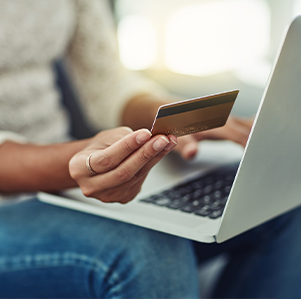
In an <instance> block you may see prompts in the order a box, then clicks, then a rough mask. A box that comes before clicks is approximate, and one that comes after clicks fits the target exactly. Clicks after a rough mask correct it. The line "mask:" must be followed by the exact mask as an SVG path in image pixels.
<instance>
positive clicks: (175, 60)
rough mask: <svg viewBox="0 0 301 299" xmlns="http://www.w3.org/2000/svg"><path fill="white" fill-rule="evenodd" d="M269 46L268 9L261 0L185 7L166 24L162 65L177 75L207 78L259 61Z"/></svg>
mask: <svg viewBox="0 0 301 299" xmlns="http://www.w3.org/2000/svg"><path fill="white" fill-rule="evenodd" d="M269 46H270V9H269V7H268V6H267V4H266V3H265V1H263V0H244V1H242V0H227V1H226V0H217V1H210V2H203V3H198V4H191V5H186V6H182V7H180V8H178V9H177V10H175V11H174V12H173V13H172V14H171V15H170V18H169V20H168V22H167V28H166V45H165V62H166V65H167V67H168V68H169V69H170V70H172V71H174V72H177V73H182V74H188V75H198V76H206V75H212V74H216V73H220V72H224V71H229V70H233V69H236V68H240V67H242V66H243V64H244V63H248V64H250V62H252V61H256V60H260V59H262V58H263V57H264V56H265V55H266V54H267V52H268V49H269Z"/></svg>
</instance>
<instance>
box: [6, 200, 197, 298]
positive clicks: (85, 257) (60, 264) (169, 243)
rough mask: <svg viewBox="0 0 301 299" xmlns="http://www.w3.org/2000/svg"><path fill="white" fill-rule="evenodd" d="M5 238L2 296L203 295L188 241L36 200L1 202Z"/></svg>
mask: <svg viewBox="0 0 301 299" xmlns="http://www.w3.org/2000/svg"><path fill="white" fill-rule="evenodd" d="M0 244H1V245H0V297H1V298H11V297H14V298H25V297H27V298H197V297H198V294H199V290H198V281H197V267H196V261H195V256H194V253H193V248H192V246H191V242H190V241H188V240H184V239H181V238H177V237H173V236H169V235H166V234H163V233H159V232H155V231H152V230H147V229H143V228H140V227H137V226H134V225H130V224H125V223H121V222H118V221H114V220H109V219H105V218H102V217H98V216H93V215H89V214H85V213H80V212H76V211H72V210H68V209H64V208H59V207H56V206H51V205H47V204H44V203H41V202H39V201H37V200H32V201H27V202H23V203H19V204H14V205H8V206H3V207H0ZM183 263H185V264H183Z"/></svg>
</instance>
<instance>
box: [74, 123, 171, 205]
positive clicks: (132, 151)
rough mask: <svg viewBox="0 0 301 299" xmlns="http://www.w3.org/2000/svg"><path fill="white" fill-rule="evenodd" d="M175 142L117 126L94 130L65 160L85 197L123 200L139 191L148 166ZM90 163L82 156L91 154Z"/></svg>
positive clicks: (167, 138)
mask: <svg viewBox="0 0 301 299" xmlns="http://www.w3.org/2000/svg"><path fill="white" fill-rule="evenodd" d="M176 144H177V138H176V137H174V136H164V135H157V136H154V137H151V133H150V131H149V130H147V129H140V130H137V131H135V132H133V131H132V130H131V129H130V128H128V127H119V128H116V129H112V130H107V131H102V132H100V133H98V134H97V135H96V136H95V137H94V138H93V139H92V141H91V142H90V144H89V145H88V146H87V147H86V148H84V149H83V150H82V151H80V152H78V153H77V154H75V155H74V156H73V157H72V158H71V160H70V162H69V172H70V175H71V177H72V178H73V179H74V180H75V181H76V182H77V183H78V185H79V186H80V188H81V189H82V192H83V194H84V195H85V196H88V197H94V198H96V199H99V200H100V201H102V202H119V203H127V202H129V201H130V200H132V199H133V198H134V197H135V196H136V195H137V194H138V193H139V191H140V189H141V186H142V183H143V182H144V180H145V178H146V176H147V174H148V172H149V171H150V169H151V168H152V167H153V166H154V165H155V164H156V163H158V162H159V161H160V160H161V159H162V158H163V157H164V156H165V155H166V154H168V153H169V152H170V151H171V150H172V149H173V148H174V147H175V146H176ZM91 153H93V154H92V156H91V158H90V166H91V168H92V169H93V171H95V172H96V173H97V174H92V173H91V172H90V171H89V170H88V169H87V167H86V159H87V157H88V156H89V155H90V154H91Z"/></svg>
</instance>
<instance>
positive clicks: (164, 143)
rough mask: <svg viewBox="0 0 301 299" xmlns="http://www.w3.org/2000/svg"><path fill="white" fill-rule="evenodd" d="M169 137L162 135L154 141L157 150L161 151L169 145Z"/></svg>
mask: <svg viewBox="0 0 301 299" xmlns="http://www.w3.org/2000/svg"><path fill="white" fill-rule="evenodd" d="M168 143H169V139H168V138H167V137H164V136H161V137H160V138H158V139H157V140H156V141H155V142H154V143H153V148H154V150H155V151H159V150H161V149H163V148H164V147H166V146H167V144H168Z"/></svg>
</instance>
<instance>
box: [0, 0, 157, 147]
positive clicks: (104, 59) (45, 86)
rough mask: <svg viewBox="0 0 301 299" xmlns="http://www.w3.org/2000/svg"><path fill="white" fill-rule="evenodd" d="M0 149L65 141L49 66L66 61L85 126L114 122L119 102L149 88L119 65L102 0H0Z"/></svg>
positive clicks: (100, 126) (65, 130)
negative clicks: (9, 144)
mask: <svg viewBox="0 0 301 299" xmlns="http://www.w3.org/2000/svg"><path fill="white" fill-rule="evenodd" d="M0 49H1V50H0V53H1V55H0V144H1V143H2V142H4V141H5V140H7V139H11V140H16V141H20V142H23V141H25V140H28V141H30V142H39V143H49V142H61V141H64V140H67V139H68V126H69V122H68V118H67V114H66V113H65V111H64V108H63V107H62V104H61V102H60V94H59V92H58V90H57V89H56V87H55V83H54V74H53V69H52V63H53V61H54V60H56V59H58V58H61V57H64V58H65V59H66V62H67V67H68V68H69V70H70V74H71V77H72V78H71V79H72V80H73V82H74V83H75V86H76V87H77V91H78V93H79V98H80V100H81V104H82V105H81V106H82V108H83V110H84V113H85V114H86V116H87V119H88V121H89V122H90V123H91V124H92V125H93V126H94V127H96V128H98V129H106V128H112V127H115V126H117V125H119V119H120V113H121V110H122V108H123V106H124V104H125V102H126V101H127V100H128V99H129V98H130V97H131V96H133V95H135V94H138V93H140V92H159V89H158V87H157V86H155V85H154V84H153V83H151V82H149V81H147V80H144V79H142V78H140V77H137V76H136V75H134V74H133V73H131V72H129V71H126V70H125V69H124V68H123V67H122V66H121V64H120V62H119V56H118V51H117V43H116V39H115V27H114V24H113V22H112V19H111V12H110V11H109V7H108V3H107V2H106V0H0Z"/></svg>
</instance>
